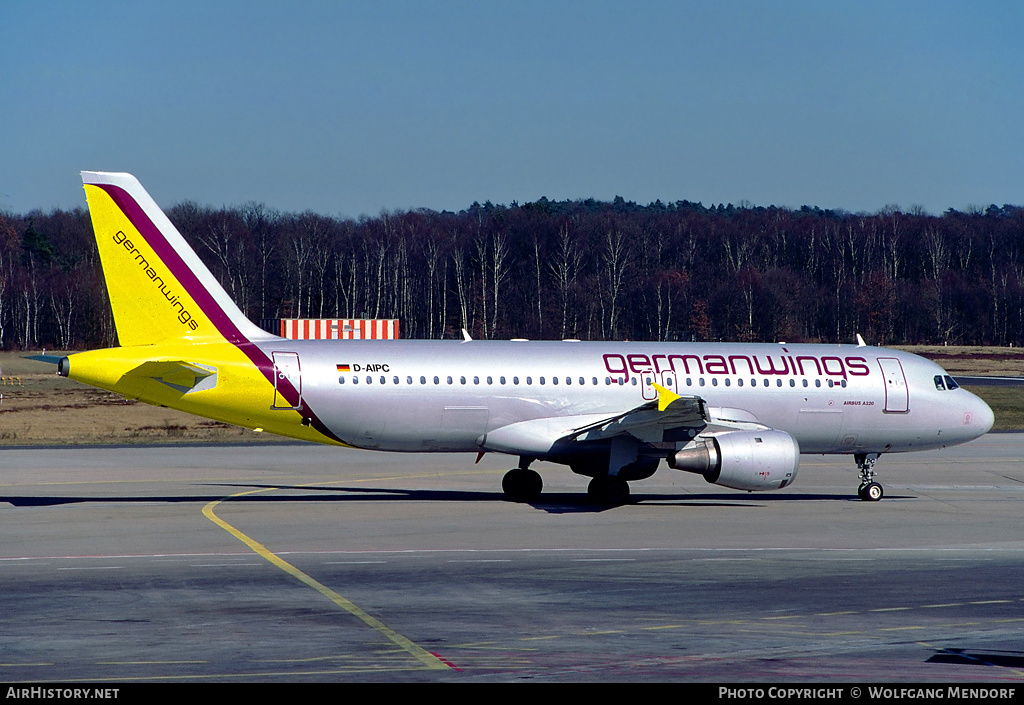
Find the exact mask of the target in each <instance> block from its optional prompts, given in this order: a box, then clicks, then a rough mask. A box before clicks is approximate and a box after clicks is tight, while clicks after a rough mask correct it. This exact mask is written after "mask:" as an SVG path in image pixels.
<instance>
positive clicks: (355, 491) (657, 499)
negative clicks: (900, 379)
mask: <svg viewBox="0 0 1024 705" xmlns="http://www.w3.org/2000/svg"><path fill="white" fill-rule="evenodd" d="M216 487H226V488H238V489H245V490H266V491H268V492H270V491H296V492H302V494H284V495H282V494H275V495H270V494H250V495H246V496H242V497H231V496H225V495H222V494H217V495H150V496H136V497H125V496H92V497H86V496H63V497H59V496H49V497H47V496H35V497H31V496H26V497H0V503H8V504H11V505H13V506H15V507H53V506H60V505H65V504H88V503H129V504H131V503H136V502H166V503H171V504H174V503H200V502H201V503H204V504H205V503H207V502H214V501H217V500H221V501H225V502H232V503H234V502H243V503H254V502H255V503H262V502H273V503H281V502H346V503H347V502H380V501H412V502H466V503H469V502H502V503H506V502H508V500H507V499H505V496H504V494H502V493H501V492H476V491H467V490H425V489H415V490H407V489H395V488H383V487H318V488H314V487H310V486H308V485H307V486H288V485H259V484H218V485H216ZM887 499H888V500H889V501H891V500H893V499H914V498H913V497H909V496H907V497H900V496H890V497H888V498H887ZM792 501H800V502H807V501H811V502H823V501H831V502H835V501H840V502H857V503H860V500H859V499H858V498H857V497H855V496H853V495H846V494H843V495H831V494H788V495H780V494H775V495H766V494H763V493H748V494H745V495H735V494H730V495H726V494H686V495H677V494H671V495H669V494H634V495H632V497H631V498H630V501H629V502H628V503H627V504H626V505H622V506H609V505H601V504H595V503H594V502H593V501H592V500H591V499H590V498H589V497H588V496H587V495H586V494H585V493H583V492H548V493H545V494H544V495H542V496H541V497H540V498H539V499H537V500H535V501H533V502H524V503H522V504H526V505H528V506H531V507H533V508H534V509H537V510H539V511H544V512H548V513H550V514H583V513H599V512H607V511H613V510H615V509H622V508H624V507H628V506H637V505H640V506H645V507H666V506H675V507H723V508H727V507H732V508H743V509H756V508H763V507H765V506H767V505H768V504H775V503H778V502H792Z"/></svg>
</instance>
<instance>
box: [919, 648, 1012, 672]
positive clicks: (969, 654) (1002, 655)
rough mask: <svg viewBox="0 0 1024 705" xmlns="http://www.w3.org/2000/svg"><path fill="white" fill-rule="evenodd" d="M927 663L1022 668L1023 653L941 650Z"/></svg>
mask: <svg viewBox="0 0 1024 705" xmlns="http://www.w3.org/2000/svg"><path fill="white" fill-rule="evenodd" d="M927 663H955V664H960V665H965V666H1002V667H1004V668H1024V652H1020V651H971V650H970V649H942V650H941V651H939V652H938V653H936V654H934V655H932V657H931V658H929V659H928V661H927Z"/></svg>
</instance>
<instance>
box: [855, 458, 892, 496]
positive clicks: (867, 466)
mask: <svg viewBox="0 0 1024 705" xmlns="http://www.w3.org/2000/svg"><path fill="white" fill-rule="evenodd" d="M878 455H879V454H878V453H856V454H854V456H853V459H854V460H856V461H857V468H858V469H859V470H860V487H858V488H857V496H858V497H860V498H861V499H862V500H864V501H865V502H877V501H878V500H880V499H881V498H882V495H883V494H885V492H884V491H883V490H882V486H881V485H880V484H878V483H877V482H875V461H876V460H878Z"/></svg>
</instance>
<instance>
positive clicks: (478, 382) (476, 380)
mask: <svg viewBox="0 0 1024 705" xmlns="http://www.w3.org/2000/svg"><path fill="white" fill-rule="evenodd" d="M473 384H480V378H479V377H476V376H474V377H473Z"/></svg>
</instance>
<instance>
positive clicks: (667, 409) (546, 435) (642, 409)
mask: <svg viewBox="0 0 1024 705" xmlns="http://www.w3.org/2000/svg"><path fill="white" fill-rule="evenodd" d="M654 387H655V388H656V389H657V390H658V399H657V400H654V401H649V402H646V403H644V404H641V405H640V406H637V407H634V408H632V409H629V410H627V411H624V412H622V413H619V414H613V415H610V416H609V415H607V414H581V415H578V416H561V417H552V418H543V419H532V420H530V421H520V422H518V423H513V424H509V425H508V426H502V427H501V428H497V429H495V430H493V431H490V432H488V433H487V434H486V435H485V436H483V437H482V438H481V439H480V444H481V445H482V446H483V447H484V448H487V449H488V450H494V451H500V452H505V453H513V454H527V455H541V456H542V455H545V454H546V453H548V452H549V451H550V450H551V449H552V448H553V447H554V445H555V444H556V443H558V442H574V441H575V442H585V441H594V440H600V439H604V438H611V437H613V436H619V435H622V434H630V435H632V436H634V437H636V438H637V439H639V440H641V441H647V442H661V441H662V440H663V437H664V432H665V431H666V430H669V429H673V428H680V427H683V428H685V427H697V428H704V427H705V426H707V425H708V423H709V422H711V421H712V417H711V414H710V413H709V410H708V407H707V405H706V403H705V401H704V400H703V399H702V398H700V397H697V396H681V395H679V394H676V393H674V392H671V391H669V390H668V389H665V388H664V387H661V386H659V385H654Z"/></svg>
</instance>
